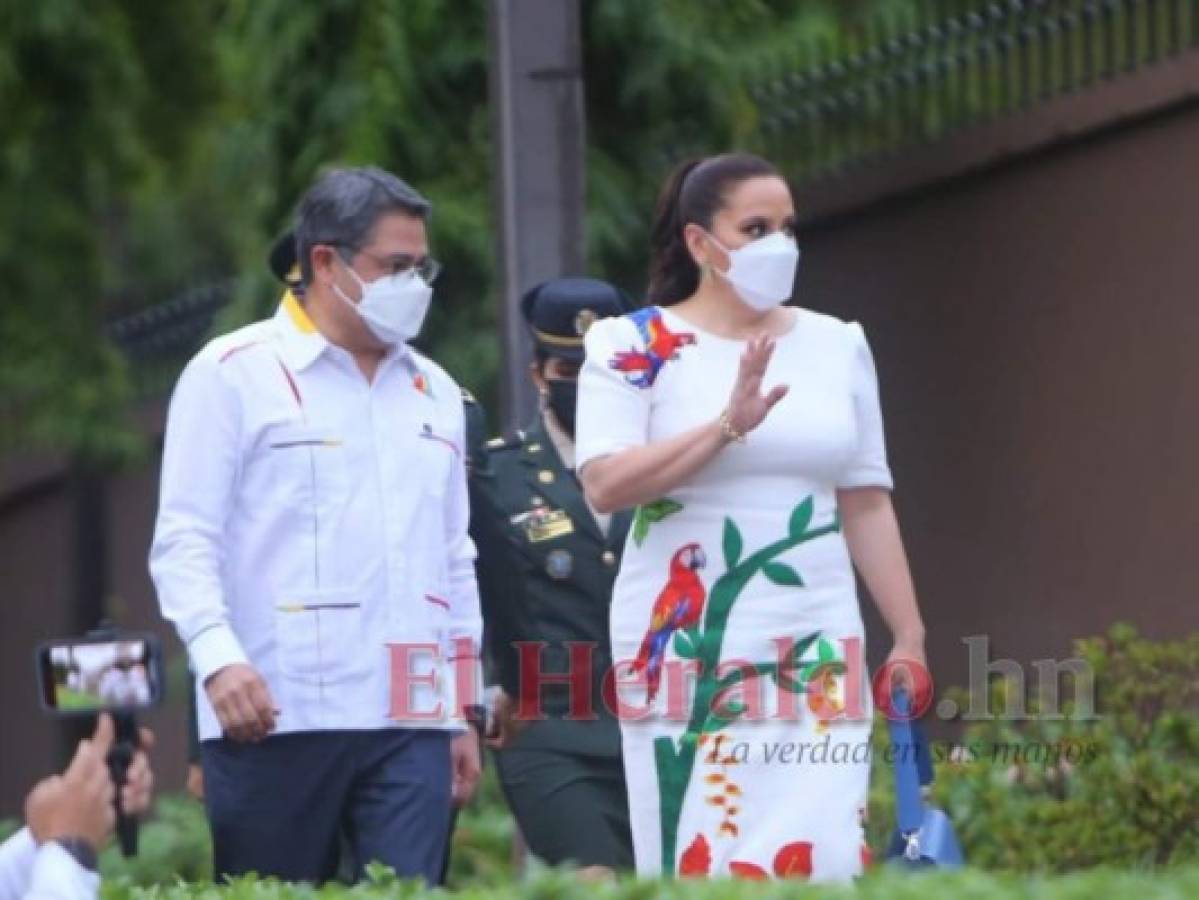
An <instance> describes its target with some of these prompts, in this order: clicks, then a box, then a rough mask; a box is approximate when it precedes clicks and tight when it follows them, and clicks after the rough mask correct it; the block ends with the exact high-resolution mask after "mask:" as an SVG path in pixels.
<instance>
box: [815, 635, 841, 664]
mask: <svg viewBox="0 0 1199 900" xmlns="http://www.w3.org/2000/svg"><path fill="white" fill-rule="evenodd" d="M816 658H817V659H818V660H820V662H822V663H831V662H835V661H836V659H837V651H836V650H834V649H833V645H832V642H831V641H826V640H825V639H824V638H821V639H820V642H819V643H818V644H817V645H816Z"/></svg>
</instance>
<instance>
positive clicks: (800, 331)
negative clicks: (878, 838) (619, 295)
mask: <svg viewBox="0 0 1199 900" xmlns="http://www.w3.org/2000/svg"><path fill="white" fill-rule="evenodd" d="M794 227H795V208H794V204H793V201H792V197H791V192H790V190H789V188H788V186H787V184H786V182H785V181H784V180H783V179H782V178H781V177H780V175H779V173H778V172H777V171H776V169H775V168H774V167H773V166H771V165H770V164H769V163H768V162H766V161H765V160H762V159H760V158H758V157H755V156H750V155H746V154H726V155H722V156H716V157H711V158H708V159H705V160H702V161H699V162H698V163H696V162H693V163H688V164H685V165H683V166H681V167H680V168H679V169H678V170H677V171H676V172H675V173H674V175H673V176H672V177H671V179H670V181H669V182H668V183H667V185H666V187H665V188H664V190H663V192H662V196H661V198H660V199H659V203H658V210H657V218H656V223H655V226H654V232H653V247H652V249H653V261H652V267H651V281H650V289H649V304H650V305H649V306H647V307H645V308H643V309H640V310H638V311H637V312H634V313H631V314H629V315H626V316H622V317H619V318H612V319H605V320H602V321H600V322H597V323H596V324H594V325H593V326H592V327H591V329H590V330H589V331H588V332H587V335H586V349H587V360H586V363H585V365H584V367H583V370H582V372H581V374H580V378H579V401H578V403H579V409H578V424H577V431H578V466H579V469H580V471H581V477H582V481H583V484H584V487H585V489H586V492H587V496H588V499H589V500H590V501H591V503H592V505H593V506H594V507H595V508H596V509H598V510H600V511H601V512H611V511H613V510H617V509H622V508H629V507H638V511H637V516H636V519H635V520H634V526H633V528H632V529H631V530H630V535H629V539H628V546H627V547H626V549H625V554H624V558H623V562H622V565H621V569H620V574H619V577H618V579H617V582H616V586H615V593H614V598H613V603H612V623H611V628H612V650H613V658H614V659H615V660H617V672H616V675H617V680H616V682H615V690H614V691H612V692H609V697H608V699H609V700H610V701H611V700H612V698H613V696H615V698H616V700H617V701H618V702H622V704H623V705H622V706H621V708H620V709H619V712H620V714H621V716H622V725H621V731H622V740H623V748H624V751H623V752H624V759H625V766H626V770H627V778H628V790H629V806H630V813H631V820H632V827H633V838H634V847H635V854H636V862H637V870H638V872H639V873H642V874H664V875H672V874H680V875H712V876H718V875H732V876H737V877H745V878H769V877H792V876H794V877H808V878H812V879H814V880H846V879H849V878H852V877H853V876H855V875H857V874H858V873H859V872H860V871H861V869H862V866H863V865H864V863H865V860H866V859H867V858H868V851H867V850H866V848H865V844H864V842H863V839H862V826H861V817H862V815H863V811H864V808H865V804H866V795H867V785H868V779H869V734H870V722H871V714H872V708H873V704H872V700H871V691H870V684H869V678H868V677H867V674H866V672H865V665H864V658H865V656H864V653H865V651H864V646H863V643H862V640H863V629H862V620H861V615H860V612H859V608H858V598H857V592H856V586H855V580H854V572H853V569H854V566H856V567H857V570H858V572H859V573H860V574H861V575H862V578H863V580H864V581H865V584H866V586H867V587H868V588H869V591H870V593H871V595H872V597H873V598H874V600H875V602H876V603H877V605H878V607H879V609H880V610H881V612H882V615H883V618H884V619H885V620H886V622H887V624H888V626H889V627H890V629H891V631H892V633H893V637H894V646H893V649H892V650H891V653H890V657H889V660H896V659H906V660H911V661H913V662H914V663H915V664H917V666H919V667H923V666H924V663H925V655H924V626H923V624H922V622H921V618H920V613H919V610H918V607H917V603H916V597H915V592H914V589H913V587H912V582H911V576H910V574H909V570H908V564H907V560H906V557H905V554H904V550H903V544H902V541H901V538H900V533H899V527H898V525H897V523H896V518H895V514H894V511H893V508H892V505H891V496H890V489H891V486H892V482H891V474H890V470H889V468H888V465H887V459H886V453H885V450H884V442H883V426H882V416H881V413H880V408H879V400H878V385H877V381H876V376H875V370H874V364H873V360H872V358H871V353H870V349H869V347H868V345H867V343H866V338H865V336H864V334H863V331H862V328H861V326H859V325H857V324H856V323H849V324H847V323H844V322H841V321H840V320H838V319H834V318H832V317H830V316H826V315H821V314H819V313H815V312H812V311H810V310H806V309H801V308H796V307H791V306H785V305H783V304H784V302H785V301H787V300H788V299H790V298H791V295H792V293H793V288H794V282H795V273H796V265H797V263H798V255H799V254H798V250H797V249H796V245H795V235H794ZM764 380H765V382H766V384H764ZM767 384H768V386H766V385H767ZM622 661H623V666H622ZM905 680H908V683H909V685H910V684H912V683H913V681H912V680H911V679H905Z"/></svg>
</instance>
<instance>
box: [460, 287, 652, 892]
mask: <svg viewBox="0 0 1199 900" xmlns="http://www.w3.org/2000/svg"><path fill="white" fill-rule="evenodd" d="M563 282H569V284H567V285H566V289H564V288H563ZM572 286H573V288H574V290H571V289H570V288H571V287H572ZM535 291H540V292H541V297H540V301H541V303H543V304H548V305H549V306H550V307H551V308H553V309H554V310H556V312H557V313H558V314H559V315H558V316H557V319H558V320H560V321H564V322H565V323H566V327H565V328H557V329H553V326H552V324H549V325H547V323H546V321H544V320H545V318H546V312H545V308H544V307H543V310H542V313H541V314H540V315H539V314H538V312H537V310H536V308H530V307H531V306H532V304H531V303H528V302H527V303H526V317H527V318H528V319H529V321H530V324H531V325H532V327H533V331H534V336H535V338H537V340H538V345H539V347H542V346H545V344H546V341H545V340H544V339H546V338H549V339H551V340H550V346H549V347H548V348H547V349H548V350H549V353H550V354H552V355H562V356H565V355H566V354H565V353H563V348H564V346H566V345H563V344H555V343H553V340H570V338H571V335H566V336H565V337H563V336H561V335H559V336H557V337H555V335H554V334H553V333H552V330H547V329H553V330H556V331H563V330H565V331H571V330H572V329H574V328H575V326H574V325H573V324H572V323H573V322H575V321H576V320H578V316H577V315H576V314H577V313H578V311H579V309H585V310H586V311H587V312H589V313H594V314H595V315H586V316H584V317H583V318H582V319H581V320H578V321H581V322H582V326H581V327H579V328H578V330H579V331H582V330H584V329H585V327H586V325H588V324H590V321H592V319H593V318H595V317H596V316H606V315H615V314H618V313H620V312H622V311H623V310H624V308H625V303H624V301H623V295H620V294H619V292H617V291H616V289H614V288H612V287H611V286H610V285H606V284H604V283H603V282H595V281H591V280H590V279H561V280H558V281H555V282H548V283H547V284H546V285H542V286H541V287H540V288H538V289H535ZM597 293H598V296H597ZM572 304H573V306H572ZM549 318H550V319H551V320H553V319H554V316H549ZM539 326H540V327H539ZM576 337H577V343H576V342H574V341H572V342H571V344H570V347H571V348H572V349H573V350H574V353H573V356H574V360H575V361H576V362H577V361H580V360H581V357H582V338H581V334H580V335H577V336H576ZM546 415H548V413H546V412H542V413H541V414H539V415H538V416H537V418H536V419H535V421H534V422H533V423H531V424H530V425H529V427H528V428H527V429H526V430H525V431H523V432H518V433H516V434H515V435H512V436H511V437H508V438H506V439H496V440H493V441H490V442H489V443H488V444H487V445H486V447H485V448H484V452H483V453H482V454H481V457H480V461H479V464H478V465H476V466H475V467H474V470H473V471H472V473H471V478H470V500H471V535H472V537H473V538H474V541H475V545H476V547H477V549H478V554H479V556H478V562H477V571H478V580H479V591H480V597H481V600H482V606H483V619H484V628H485V643H486V652H487V657H488V663H489V667H490V671H491V674H492V679H493V680H494V681H497V682H498V683H499V685H500V686H501V687H502V688H503V689H504V691H505V693H507V694H508V695H509V696H510V697H512V698H513V699H514V701H516V700H517V698H520V697H521V696H522V678H521V655H520V652H519V650H518V649H517V648H516V647H515V646H514V644H516V643H518V642H543V644H544V646H543V647H542V649H541V651H540V672H541V674H542V677H543V678H544V676H545V675H552V674H558V675H563V674H566V673H568V672H569V671H570V670H571V659H570V650H569V647H568V644H569V643H571V642H577V643H579V644H582V645H586V646H589V647H591V648H592V652H591V656H590V660H589V662H590V665H589V667H588V668H586V669H584V667H585V666H586V664H587V660H586V659H583V658H580V657H576V662H577V663H578V665H577V667H576V669H577V672H578V673H581V677H579V680H578V682H577V683H576V684H575V685H574V687H575V690H576V697H575V702H576V704H581V705H583V706H585V707H586V708H587V709H588V710H589V711H591V712H592V713H593V714H594V718H587V719H582V720H580V719H577V718H574V717H572V716H571V715H570V713H571V709H570V703H571V696H570V691H571V686H568V685H566V684H557V683H555V684H548V685H545V684H543V685H541V687H540V690H534V689H533V687H532V685H530V684H529V683H528V679H527V678H526V679H525V684H524V685H523V690H524V692H525V694H524V696H525V698H526V702H530V701H532V700H533V699H534V698H535V699H536V700H537V701H538V702H539V703H540V710H541V714H542V715H543V716H544V717H545V718H544V720H541V721H528V722H527V723H526V724H525V726H524V728H523V729H522V730H521V731H520V732H519V733H518V734H517V736H516V738H515V739H514V740H513V742H512V744H511V745H510V746H509V747H507V748H505V749H504V750H502V751H500V752H498V753H497V754H496V767H497V771H498V773H499V776H500V781H501V784H502V786H503V788H504V792H505V795H506V796H507V798H508V802H509V805H510V806H511V808H512V811H513V813H514V815H515V816H516V818H517V821H518V822H519V824H520V827H521V831H522V832H523V834H524V836H525V839H526V840H527V841H528V844H529V847H530V850H531V851H532V852H533V853H534V854H535V855H536V856H538V857H540V858H542V859H543V860H545V861H546V862H548V863H551V864H558V863H561V862H567V861H571V862H574V863H576V864H578V865H580V866H593V865H602V866H608V867H610V868H629V867H631V866H632V842H631V838H630V835H629V824H628V803H627V795H626V788H625V779H624V770H623V764H622V761H621V755H620V729H619V726H618V723H617V720H616V717H615V715H614V712H613V711H612V710H611V709H609V708H608V704H607V703H606V702H605V699H604V696H603V682H604V676H605V674H606V673H607V672H608V671H609V669H610V668H611V666H612V658H611V645H610V640H609V633H608V609H609V604H610V602H611V598H612V586H613V582H614V581H615V578H616V574H617V572H618V570H619V567H620V555H621V549H622V547H623V546H624V542H625V536H626V535H627V533H628V528H629V523H630V519H631V513H629V512H621V513H617V514H615V515H613V516H612V517H611V518H610V520H609V522H608V527H607V532H606V533H604V531H603V529H602V527H601V525H600V523H599V521H597V519H596V517H595V516H594V515H593V514H592V512H591V510H590V509H589V508H588V506H587V504H586V501H585V500H584V497H583V491H582V488H581V487H580V485H579V482H578V480H577V479H576V477H575V473H574V472H573V471H572V470H571V469H569V468H568V467H567V466H566V465H565V464H564V463H563V461H562V458H561V456H560V455H559V453H558V451H557V449H556V447H555V444H554V439H553V438H552V437H551V434H550V432H549V430H548V428H547V424H546V419H545V416H546ZM559 435H561V431H559ZM560 439H561V438H560ZM577 652H578V651H576V653H577ZM528 674H529V673H528V670H527V669H526V675H528Z"/></svg>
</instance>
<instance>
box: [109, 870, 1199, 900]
mask: <svg viewBox="0 0 1199 900" xmlns="http://www.w3.org/2000/svg"><path fill="white" fill-rule="evenodd" d="M103 896H104V900H201V898H213V900H217V898H219V900H311V898H319V900H376V898H378V900H382V898H399V897H422V898H423V897H434V896H442V897H444V896H448V895H447V894H446V893H445V892H443V891H427V890H424V889H422V888H421V887H420V886H418V885H416V884H413V883H411V882H400V881H397V880H396V879H395V878H394V877H393V876H391V875H390V873H387V872H383V871H381V870H376V872H375V874H374V877H373V879H372V880H371V881H369V882H367V883H365V884H361V885H358V886H356V887H353V888H348V887H345V886H343V885H339V884H331V885H326V886H325V887H323V888H311V887H305V886H293V885H286V884H280V883H279V882H277V881H273V880H268V881H258V880H257V879H255V878H252V877H249V878H242V879H238V880H237V881H236V882H234V883H233V884H232V885H231V886H230V887H228V888H226V889H224V890H218V889H217V888H215V887H213V885H211V884H182V883H178V884H174V885H167V886H164V887H158V888H137V887H134V886H131V885H128V884H107V885H106V886H105V888H104V891H103ZM453 896H456V897H460V898H463V900H474V898H497V900H505V898H511V900H516V898H522V900H525V898H528V900H591V898H606V900H682V898H686V900H734V898H746V900H756V898H762V900H766V898H784V897H798V898H803V900H960V898H965V897H969V898H970V900H1008V898H1017V897H1019V898H1025V897H1036V898H1038V900H1095V898H1097V897H1101V898H1107V897H1113V898H1118V897H1136V898H1137V900H1167V898H1169V900H1179V898H1190V897H1197V896H1199V868H1193V867H1191V868H1180V869H1175V870H1171V871H1168V872H1119V871H1109V870H1094V871H1090V872H1079V873H1071V874H1068V875H1054V876H1045V875H1042V876H1032V877H1019V876H1016V875H1012V874H1005V873H988V872H981V871H978V870H963V871H960V872H921V873H911V872H903V871H895V870H892V869H889V868H887V867H880V868H878V869H876V870H875V871H872V872H871V873H870V874H869V875H868V876H866V877H865V878H862V879H861V880H860V881H858V882H857V884H856V885H854V886H852V887H850V886H834V885H828V886H825V885H821V886H812V885H807V884H800V883H795V882H791V883H781V882H780V883H773V884H769V883H758V882H744V881H712V882H696V881H691V880H686V881H673V882H666V881H637V880H633V879H622V880H620V881H618V882H614V883H611V884H603V885H596V884H587V883H583V882H580V881H579V880H578V879H576V878H575V877H574V876H573V875H571V873H569V872H545V873H542V874H540V875H538V876H537V877H535V878H533V879H529V880H527V881H522V882H521V883H519V884H509V885H508V886H506V887H498V886H491V887H483V886H473V887H469V888H465V889H463V890H461V891H458V892H455V893H454V894H453Z"/></svg>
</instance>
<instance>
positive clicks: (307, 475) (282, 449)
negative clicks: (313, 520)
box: [258, 423, 351, 509]
mask: <svg viewBox="0 0 1199 900" xmlns="http://www.w3.org/2000/svg"><path fill="white" fill-rule="evenodd" d="M347 453H348V450H347V448H346V446H345V441H344V440H343V437H342V433H341V432H340V431H339V430H338V429H336V428H334V427H332V426H328V425H309V424H307V423H287V424H281V425H275V426H273V427H271V428H270V429H268V431H267V432H266V434H265V435H264V440H263V448H262V451H261V453H260V454H259V457H258V463H259V466H260V473H259V475H260V477H261V479H262V480H263V482H264V487H266V493H268V494H269V495H271V496H274V497H276V498H278V499H280V500H283V501H285V502H286V501H287V500H293V501H295V502H298V503H300V504H302V505H303V506H304V507H305V508H309V509H310V508H311V507H312V505H313V504H314V503H315V504H316V505H318V506H325V505H329V504H332V503H339V502H341V501H342V500H343V499H344V498H345V496H346V495H347V494H348V492H349V490H350V487H351V482H350V467H349V464H348V462H347Z"/></svg>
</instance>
